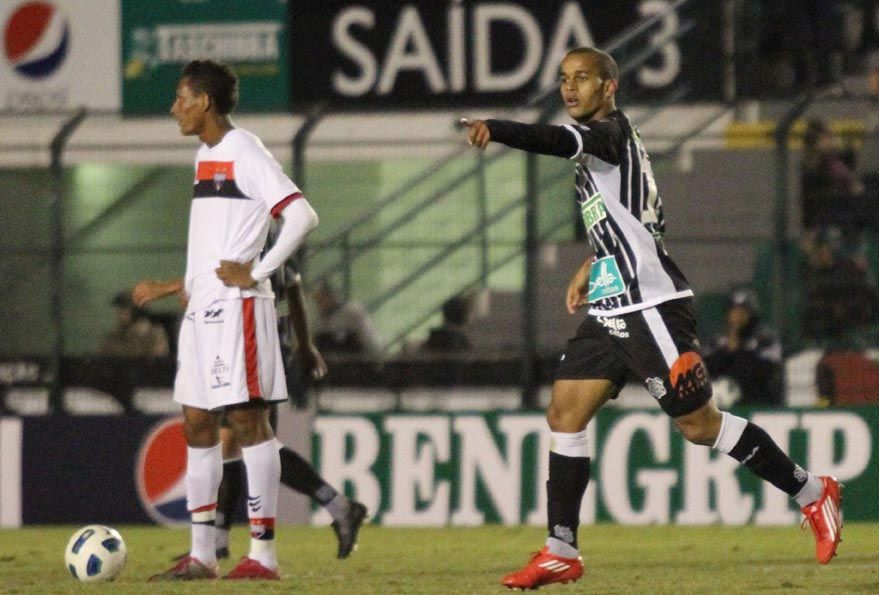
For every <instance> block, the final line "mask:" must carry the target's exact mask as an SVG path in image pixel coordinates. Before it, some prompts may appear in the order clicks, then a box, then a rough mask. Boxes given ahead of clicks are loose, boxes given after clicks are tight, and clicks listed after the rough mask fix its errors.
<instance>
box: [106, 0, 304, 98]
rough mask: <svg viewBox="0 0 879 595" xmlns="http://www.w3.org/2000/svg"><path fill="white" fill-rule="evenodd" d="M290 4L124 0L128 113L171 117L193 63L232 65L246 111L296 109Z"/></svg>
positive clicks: (124, 95) (124, 88) (124, 90)
mask: <svg viewBox="0 0 879 595" xmlns="http://www.w3.org/2000/svg"><path fill="white" fill-rule="evenodd" d="M287 19H288V15H287V4H286V2H284V1H278V0H275V1H272V2H240V1H238V0H203V1H201V2H191V1H187V0H151V1H150V2H143V1H142V0H122V64H123V82H122V109H123V112H124V113H125V114H167V112H168V110H169V108H170V107H171V103H172V102H173V100H174V89H175V87H176V85H177V81H178V80H179V78H180V71H181V70H182V68H183V66H185V65H186V64H187V63H188V62H190V61H191V60H197V59H205V58H210V59H213V60H218V61H221V62H226V63H228V64H229V65H230V66H232V68H233V69H234V70H235V72H236V74H237V75H238V77H239V79H240V102H239V105H238V111H239V112H267V111H287V110H288V109H289V107H290V95H289V91H290V83H289V69H290V66H289V65H290V62H289V45H290V44H289V36H288V30H287Z"/></svg>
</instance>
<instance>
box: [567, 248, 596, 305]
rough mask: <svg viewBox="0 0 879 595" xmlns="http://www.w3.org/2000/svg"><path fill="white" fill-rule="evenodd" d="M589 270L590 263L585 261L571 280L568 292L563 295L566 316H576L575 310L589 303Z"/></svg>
mask: <svg viewBox="0 0 879 595" xmlns="http://www.w3.org/2000/svg"><path fill="white" fill-rule="evenodd" d="M591 268H592V267H591V263H590V262H588V261H587V262H586V263H584V264H583V266H581V267H580V268H579V269H578V270H577V272H576V273H574V276H573V277H572V278H571V282H570V283H569V284H568V292H567V294H566V295H565V306H566V307H567V308H568V314H576V313H577V310H579V309H580V308H582V307H583V306H585V305H586V304H588V303H589V271H590V269H591Z"/></svg>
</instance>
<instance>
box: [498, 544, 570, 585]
mask: <svg viewBox="0 0 879 595" xmlns="http://www.w3.org/2000/svg"><path fill="white" fill-rule="evenodd" d="M581 576H583V558H581V557H579V556H578V557H576V558H562V557H561V556H556V555H555V554H551V553H550V552H549V548H548V547H547V546H544V547H543V549H542V550H540V551H539V552H537V553H535V554H534V555H533V556H531V561H530V562H528V565H527V566H526V567H525V568H523V569H522V570H519V571H517V572H513V573H511V574H508V575H507V576H505V577H504V578H503V579H501V584H502V585H503V586H505V587H506V588H508V589H537V588H539V587H542V586H543V585H549V584H552V583H572V582H574V581H576V580H579V578H580V577H581Z"/></svg>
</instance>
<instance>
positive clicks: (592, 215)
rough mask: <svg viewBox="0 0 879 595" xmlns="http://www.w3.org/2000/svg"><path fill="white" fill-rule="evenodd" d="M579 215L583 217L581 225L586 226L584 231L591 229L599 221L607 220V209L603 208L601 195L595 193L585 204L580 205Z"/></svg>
mask: <svg viewBox="0 0 879 595" xmlns="http://www.w3.org/2000/svg"><path fill="white" fill-rule="evenodd" d="M580 213H581V214H582V216H583V223H584V224H585V225H586V229H592V227H593V226H594V225H595V224H597V223H598V222H599V221H603V220H604V219H607V208H605V206H604V200H603V199H602V198H601V193H600V192H596V193H595V194H593V195H592V196H590V197H589V198H588V199H587V200H586V201H585V202H582V203H580Z"/></svg>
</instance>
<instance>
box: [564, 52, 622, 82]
mask: <svg viewBox="0 0 879 595" xmlns="http://www.w3.org/2000/svg"><path fill="white" fill-rule="evenodd" d="M574 54H580V55H583V56H592V57H593V58H595V63H596V64H597V65H598V76H600V77H601V79H602V80H605V81H609V80H617V79H619V78H620V69H619V67H618V66H617V62H616V60H614V59H613V58H612V57H611V55H610V54H608V53H607V52H602V51H601V50H599V49H596V48H590V47H581V48H575V49H573V50H571V51H570V52H568V53H567V54H565V58H567V57H568V56H572V55H574Z"/></svg>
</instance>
